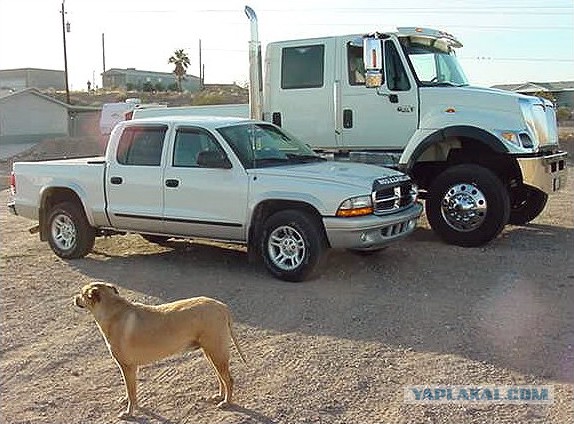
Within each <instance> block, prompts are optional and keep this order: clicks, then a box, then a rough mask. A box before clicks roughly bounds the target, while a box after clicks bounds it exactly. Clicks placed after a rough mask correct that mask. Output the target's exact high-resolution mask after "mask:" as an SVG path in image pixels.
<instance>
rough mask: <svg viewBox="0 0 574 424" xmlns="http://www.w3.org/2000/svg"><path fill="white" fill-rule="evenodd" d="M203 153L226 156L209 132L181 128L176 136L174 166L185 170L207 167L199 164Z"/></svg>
mask: <svg viewBox="0 0 574 424" xmlns="http://www.w3.org/2000/svg"><path fill="white" fill-rule="evenodd" d="M201 152H216V153H218V154H219V155H221V156H225V153H224V151H223V149H222V148H221V146H220V145H219V144H218V143H217V141H215V139H214V137H213V136H212V135H211V134H209V133H208V132H206V131H204V130H200V129H197V128H179V129H178V130H177V133H176V136H175V147H174V150H173V166H174V167H184V168H196V167H205V165H202V164H200V163H198V158H199V154H200V153H201Z"/></svg>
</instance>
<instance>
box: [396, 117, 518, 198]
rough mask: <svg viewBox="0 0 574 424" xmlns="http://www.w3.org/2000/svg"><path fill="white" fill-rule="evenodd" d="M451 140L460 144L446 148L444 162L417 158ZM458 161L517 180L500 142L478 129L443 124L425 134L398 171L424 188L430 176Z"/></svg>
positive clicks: (513, 165) (514, 163) (515, 169)
mask: <svg viewBox="0 0 574 424" xmlns="http://www.w3.org/2000/svg"><path fill="white" fill-rule="evenodd" d="M452 140H457V142H459V143H460V144H461V147H460V148H456V149H450V150H449V152H448V155H447V158H446V160H445V161H436V162H423V161H420V159H421V157H422V156H423V154H424V153H425V152H426V151H427V150H428V149H429V148H431V147H432V146H435V145H438V144H441V143H449V142H450V141H452ZM460 163H476V164H479V165H482V166H484V167H486V168H489V169H491V170H492V171H493V172H495V173H496V174H497V175H499V177H500V178H501V179H502V180H504V181H506V182H509V181H511V180H512V179H515V178H520V179H521V172H520V167H519V166H518V162H517V161H516V160H515V159H514V158H512V157H511V156H509V155H508V150H507V149H506V146H504V144H503V143H502V141H500V140H499V139H498V138H497V137H495V136H494V135H492V134H491V133H489V132H487V131H485V130H483V129H481V128H477V127H473V126H468V125H458V126H452V127H447V128H444V129H441V130H438V131H436V132H434V133H433V134H431V135H430V136H428V137H426V138H425V139H424V140H423V141H422V142H420V143H419V145H418V146H417V147H416V148H415V149H414V151H413V153H412V154H411V156H410V157H409V159H408V161H407V163H406V165H405V166H403V167H402V170H403V171H404V172H407V173H409V174H410V175H411V176H412V177H413V178H414V180H415V181H416V182H417V184H419V187H420V188H423V189H426V188H428V187H430V184H432V180H433V176H436V175H438V174H439V173H440V172H442V171H444V170H445V169H446V168H448V167H450V166H453V165H456V164H460Z"/></svg>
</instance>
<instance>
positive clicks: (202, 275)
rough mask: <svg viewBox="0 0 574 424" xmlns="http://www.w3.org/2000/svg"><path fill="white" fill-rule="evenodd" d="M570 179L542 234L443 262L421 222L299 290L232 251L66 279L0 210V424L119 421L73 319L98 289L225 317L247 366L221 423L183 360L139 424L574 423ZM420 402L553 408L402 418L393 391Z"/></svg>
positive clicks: (136, 252)
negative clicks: (475, 390) (538, 401)
mask: <svg viewBox="0 0 574 424" xmlns="http://www.w3.org/2000/svg"><path fill="white" fill-rule="evenodd" d="M572 172H574V169H573V168H570V176H571V178H570V180H569V183H568V186H567V188H566V190H565V191H563V192H561V193H560V194H557V195H555V196H552V197H551V198H550V201H549V204H548V207H547V209H546V210H545V212H544V213H543V214H542V215H541V216H540V217H539V218H537V219H536V220H535V221H534V222H533V223H532V224H530V225H528V226H525V227H515V226H508V227H507V228H506V229H505V231H504V232H503V233H502V235H501V236H500V237H498V238H497V239H496V240H495V241H493V242H492V243H490V244H489V245H487V246H486V247H483V248H476V249H464V248H459V247H455V246H448V245H445V244H443V243H441V242H440V241H439V240H438V239H437V238H436V237H435V236H434V234H433V233H432V231H431V230H430V229H429V227H428V224H427V223H426V221H425V220H424V219H423V220H422V221H421V223H420V225H419V228H417V230H416V231H415V233H414V234H413V236H412V237H410V238H409V239H407V240H404V241H401V242H400V243H397V244H395V245H393V246H392V247H389V248H388V249H387V250H385V251H384V252H381V253H379V254H376V255H373V256H370V257H360V256H355V255H352V254H350V253H347V252H344V251H332V252H330V253H329V254H328V256H327V257H326V259H325V261H324V263H323V267H322V268H321V272H320V273H319V275H318V277H317V278H315V279H314V280H312V281H309V282H306V283H302V284H289V283H284V282H281V281H278V280H275V279H273V278H272V277H271V276H269V275H268V274H267V273H266V272H265V270H264V268H263V266H262V265H261V264H249V263H248V261H247V254H246V252H245V249H243V248H240V247H235V246H229V245H221V244H213V243H212V244H204V243H199V242H196V243H187V242H185V243H184V242H181V243H174V244H173V246H172V248H164V247H159V246H155V245H152V244H150V243H147V242H145V241H144V240H143V239H141V238H140V237H138V236H136V235H127V236H114V237H111V238H105V239H98V241H97V242H96V246H95V249H94V252H93V253H91V254H90V255H88V256H87V257H86V258H84V259H81V260H75V261H64V260H61V259H59V258H57V257H56V256H55V255H54V254H53V253H52V252H51V251H50V249H49V247H48V246H47V244H45V243H41V242H40V241H39V240H38V237H37V235H32V234H29V232H28V231H27V228H28V227H30V226H31V224H32V222H31V221H28V220H26V219H23V218H20V217H15V216H11V215H9V214H8V213H7V210H6V208H4V207H2V208H0V223H1V233H0V238H1V246H0V260H1V261H0V267H1V276H2V281H1V283H0V335H1V337H2V342H1V345H0V349H1V350H0V352H1V356H0V373H1V374H0V375H1V378H0V422H2V423H100V422H115V421H116V418H115V417H116V415H117V413H118V412H119V411H120V410H121V408H122V407H121V405H120V402H119V398H120V397H121V396H122V395H123V390H124V389H123V383H122V380H121V376H120V373H119V370H118V368H117V366H116V365H115V363H114V362H113V360H112V359H111V357H110V355H109V353H108V352H107V349H106V347H105V345H104V342H103V341H102V338H101V336H100V334H99V332H98V330H97V328H96V326H95V324H94V322H93V320H92V318H91V317H90V316H89V314H87V313H85V312H84V311H82V310H80V309H78V308H76V307H74V306H73V305H72V297H73V296H74V295H75V294H76V293H77V292H78V290H79V289H80V287H81V286H82V285H84V284H86V283H88V282H91V281H96V280H97V281H105V282H109V283H113V284H116V285H117V286H118V287H119V289H120V292H121V293H122V294H123V295H125V296H126V297H128V298H130V299H133V300H137V301H141V302H145V303H153V304H157V303H162V302H167V301H172V300H175V299H179V298H184V297H192V296H199V295H207V296H211V297H214V298H217V299H220V300H222V301H224V302H226V303H227V304H229V305H230V307H231V308H232V310H233V312H234V316H235V321H236V324H235V326H236V333H237V335H238V339H239V343H240V344H241V347H242V350H243V351H244V353H245V354H246V356H247V359H248V364H247V365H244V364H243V363H242V362H241V361H240V360H239V357H238V355H237V354H236V353H235V352H234V351H233V349H232V363H231V368H232V374H233V376H234V378H235V382H236V387H235V402H236V405H235V406H233V407H232V408H230V409H227V410H220V409H217V408H216V407H215V405H214V404H213V403H212V402H210V401H209V400H208V399H209V397H210V396H211V395H213V394H214V393H215V392H216V391H217V383H216V379H215V376H214V374H213V372H212V371H211V369H210V368H209V367H208V365H207V363H206V361H205V360H204V359H203V357H202V355H201V353H199V352H192V353H186V354H183V355H179V356H175V357H173V358H170V359H166V360H164V361H161V362H158V363H157V364H154V365H150V366H146V367H143V368H142V369H141V370H140V373H139V397H140V406H141V407H140V409H139V410H137V413H136V415H137V417H136V419H137V422H140V423H188V422H189V423H288V424H291V423H513V424H515V423H556V424H563V423H570V422H573V421H574V410H573V408H574V406H573V405H574V388H573V384H574V247H573V246H574V213H573V212H574V207H573V198H574V176H573V175H572ZM0 197H1V199H2V200H5V199H6V198H7V191H3V192H0ZM433 384H445V385H519V384H545V385H550V386H552V387H553V390H554V402H553V403H552V404H551V405H526V404H517V405H494V404H488V403H480V404H447V405H420V404H414V405H413V404H407V403H405V402H404V397H403V396H404V395H403V393H404V388H405V387H406V386H409V385H433Z"/></svg>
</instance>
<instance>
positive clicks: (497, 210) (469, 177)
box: [425, 164, 510, 247]
mask: <svg viewBox="0 0 574 424" xmlns="http://www.w3.org/2000/svg"><path fill="white" fill-rule="evenodd" d="M425 208H426V214H427V218H428V220H429V223H430V225H431V227H432V229H433V230H434V231H435V232H436V233H437V234H438V235H439V236H440V237H441V238H442V239H443V240H444V241H446V242H447V243H450V244H454V245H457V246H463V247H476V246H481V245H483V244H486V243H488V242H489V241H491V240H492V239H494V238H495V237H496V236H497V235H498V234H500V232H501V231H502V229H503V228H504V226H505V225H506V224H507V223H508V219H509V216H510V198H509V195H508V191H507V190H506V188H505V186H504V184H503V183H502V181H501V180H500V179H499V178H498V176H497V175H496V174H494V173H493V172H492V171H491V170H489V169H487V168H484V167H482V166H479V165H475V164H461V165H455V166H453V167H451V168H448V169H447V170H446V171H444V172H443V173H441V174H440V175H439V176H437V177H436V178H435V180H434V181H433V183H432V184H431V188H430V193H429V197H428V198H427V200H426V203H425Z"/></svg>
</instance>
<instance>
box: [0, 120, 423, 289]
mask: <svg viewBox="0 0 574 424" xmlns="http://www.w3.org/2000/svg"><path fill="white" fill-rule="evenodd" d="M9 207H10V209H11V210H12V212H13V213H15V214H17V215H21V216H24V217H27V218H30V219H33V220H37V221H38V222H39V233H40V238H41V240H44V241H46V240H47V241H48V243H49V244H50V246H51V248H52V250H53V251H54V252H55V253H56V255H58V256H60V257H62V258H67V259H73V258H81V257H83V256H85V255H87V254H88V253H89V252H90V250H91V249H92V247H93V245H94V240H95V238H96V236H98V235H110V234H114V233H125V232H134V233H140V234H141V235H142V236H143V237H144V238H145V239H147V240H149V241H152V242H157V243H160V244H161V243H163V242H165V241H167V240H168V239H169V238H173V237H175V238H204V239H211V240H223V241H231V242H237V243H242V244H246V245H247V246H248V249H250V252H255V253H258V254H260V255H261V256H262V257H263V260H264V262H265V265H266V267H267V269H268V270H269V271H270V272H271V273H272V274H273V275H274V276H276V277H278V278H280V279H283V280H287V281H301V280H303V279H305V278H306V277H308V276H309V274H310V273H311V272H312V271H313V269H314V268H315V267H316V265H317V264H318V263H319V260H320V258H321V256H322V253H323V252H324V251H325V249H327V248H329V247H331V248H346V249H351V250H356V251H360V252H369V251H374V250H378V249H381V248H383V247H385V246H386V245H387V244H389V243H391V242H393V241H395V240H398V239H401V238H403V237H405V236H406V235H408V234H410V233H411V232H412V231H413V230H414V228H415V226H416V222H417V219H418V218H419V216H420V214H421V212H422V206H421V205H420V204H419V202H418V201H417V190H416V187H415V186H414V185H413V184H412V182H411V180H410V178H409V177H408V176H407V175H405V174H403V173H400V172H398V171H394V170H391V169H385V168H382V167H380V166H374V165H367V164H360V163H352V162H347V163H345V162H333V161H326V160H324V159H323V158H321V157H320V156H318V155H317V154H315V153H314V152H313V151H312V150H311V149H310V148H309V147H308V146H306V145H305V144H303V143H301V142H299V141H298V140H297V139H295V138H293V137H292V136H290V135H288V134H287V133H285V132H284V131H283V130H281V129H280V128H278V127H277V126H275V125H273V124H271V123H268V122H262V121H252V120H248V119H242V118H215V117H196V118H192V117H156V118H147V119H141V120H134V121H125V122H122V123H120V124H118V125H117V126H116V127H115V129H114V130H113V131H112V133H111V135H110V139H109V142H108V145H107V150H106V155H105V157H94V158H83V159H65V160H56V161H44V162H16V163H15V164H14V170H13V177H12V196H11V200H10V203H9Z"/></svg>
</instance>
